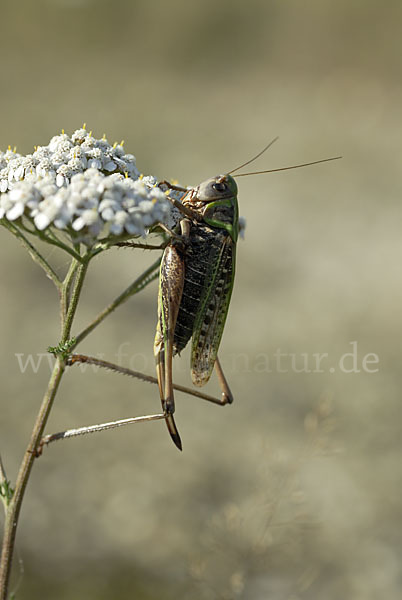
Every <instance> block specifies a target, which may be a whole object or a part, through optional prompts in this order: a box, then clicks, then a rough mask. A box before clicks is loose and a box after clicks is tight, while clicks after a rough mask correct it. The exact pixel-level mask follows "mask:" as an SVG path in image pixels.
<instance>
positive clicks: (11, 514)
mask: <svg viewBox="0 0 402 600" xmlns="http://www.w3.org/2000/svg"><path fill="white" fill-rule="evenodd" d="M79 258H80V261H82V262H81V263H80V265H79V267H76V266H73V265H72V266H70V269H69V272H68V273H67V276H66V278H65V280H64V282H63V283H61V284H60V285H61V286H62V291H61V294H60V296H61V298H62V297H63V298H65V299H67V288H68V287H70V286H71V280H72V277H73V274H74V273H76V276H75V279H74V286H73V290H72V294H71V301H70V302H69V305H68V307H67V312H66V315H65V318H64V326H63V330H62V343H64V342H66V341H67V340H68V338H69V336H70V332H71V326H72V323H73V319H74V316H75V312H76V309H77V304H78V300H79V297H80V294H81V291H82V286H83V282H84V278H85V274H86V271H87V268H88V264H89V260H90V258H91V257H90V254H89V253H88V254H87V255H86V256H84V257H82V258H81V257H79ZM66 301H67V300H66ZM64 370H65V363H64V359H63V358H62V357H61V356H58V357H57V359H56V363H55V365H54V368H53V372H52V375H51V377H50V380H49V384H48V387H47V391H46V393H45V396H44V398H43V401H42V405H41V407H40V409H39V413H38V416H37V418H36V421H35V424H34V427H33V431H32V435H31V439H30V442H29V444H28V447H27V449H26V451H25V454H24V457H23V459H22V463H21V466H20V469H19V472H18V476H17V481H16V484H15V490H14V494H13V496H12V498H11V500H10V502H9V505H8V507H7V512H6V519H5V524H4V538H3V546H2V554H1V561H0V600H6V599H7V595H8V588H9V582H10V575H11V566H12V558H13V553H14V546H15V535H16V531H17V525H18V520H19V515H20V510H21V505H22V501H23V498H24V493H25V489H26V487H27V484H28V480H29V477H30V475H31V471H32V467H33V464H34V461H35V457H36V450H37V448H38V445H39V442H40V440H41V439H42V436H43V431H44V429H45V426H46V423H47V420H48V417H49V414H50V410H51V408H52V406H53V402H54V399H55V396H56V393H57V390H58V387H59V384H60V381H61V378H62V375H63V373H64Z"/></svg>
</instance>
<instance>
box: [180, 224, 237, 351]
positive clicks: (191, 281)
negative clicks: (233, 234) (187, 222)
mask: <svg viewBox="0 0 402 600" xmlns="http://www.w3.org/2000/svg"><path fill="white" fill-rule="evenodd" d="M227 235H228V234H227V232H226V231H224V230H217V229H213V228H211V227H208V226H207V225H198V226H197V227H194V228H192V230H191V232H190V240H189V245H188V248H187V250H186V254H185V259H184V260H185V280H184V288H183V295H182V299H181V303H180V308H179V314H178V316H177V322H176V328H175V334H174V342H173V345H174V350H175V353H177V352H181V351H182V350H183V349H184V348H185V346H186V345H187V343H188V341H189V340H190V339H191V336H192V334H193V329H194V322H195V318H196V315H197V312H198V309H199V305H200V300H201V297H202V293H203V291H204V289H205V286H206V285H208V278H209V277H210V272H211V265H214V264H215V262H216V259H217V257H218V256H219V253H220V250H221V247H222V243H223V240H224V238H225V237H227Z"/></svg>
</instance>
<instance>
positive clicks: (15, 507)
mask: <svg viewBox="0 0 402 600" xmlns="http://www.w3.org/2000/svg"><path fill="white" fill-rule="evenodd" d="M64 369H65V365H64V362H63V361H62V360H60V359H57V362H56V364H55V366H54V368H53V372H52V375H51V377H50V380H49V384H48V388H47V391H46V393H45V396H44V398H43V401H42V405H41V407H40V410H39V413H38V416H37V418H36V421H35V425H34V428H33V431H32V435H31V439H30V442H29V444H28V447H27V449H26V451H25V454H24V458H23V460H22V463H21V466H20V470H19V473H18V477H17V482H16V484H15V490H14V494H13V497H12V499H11V501H10V504H9V505H8V508H7V514H6V520H5V524H4V538H3V547H2V553H1V562H0V600H6V599H7V591H8V587H9V582H10V574H11V565H12V557H13V551H14V544H15V534H16V531H17V524H18V518H19V514H20V510H21V504H22V500H23V498H24V493H25V489H26V486H27V483H28V480H29V476H30V474H31V471H32V467H33V464H34V461H35V456H36V448H37V447H38V444H39V442H40V440H41V438H42V434H43V430H44V428H45V425H46V422H47V419H48V416H49V413H50V410H51V408H52V405H53V401H54V398H55V396H56V392H57V389H58V387H59V383H60V380H61V377H62V375H63V372H64Z"/></svg>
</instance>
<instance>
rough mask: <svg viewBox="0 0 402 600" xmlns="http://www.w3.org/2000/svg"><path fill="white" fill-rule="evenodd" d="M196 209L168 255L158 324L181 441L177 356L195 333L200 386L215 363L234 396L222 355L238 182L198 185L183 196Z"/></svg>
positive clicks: (227, 396)
mask: <svg viewBox="0 0 402 600" xmlns="http://www.w3.org/2000/svg"><path fill="white" fill-rule="evenodd" d="M182 205H183V206H184V207H185V208H187V209H189V210H190V211H191V214H192V216H193V218H190V217H189V216H188V214H186V215H185V216H184V218H183V219H182V221H181V223H180V227H181V233H182V235H181V236H180V237H179V238H178V239H175V238H173V239H172V241H171V242H170V244H169V245H168V246H167V247H166V249H165V252H164V255H163V257H162V262H161V269H160V279H159V302H158V325H157V332H156V337H155V346H154V352H155V356H156V362H157V375H158V382H159V391H160V395H161V401H162V407H163V410H164V413H165V415H166V422H167V425H168V429H169V431H170V434H171V436H172V438H173V441H174V442H175V444H176V445H177V446H178V447H179V448H180V449H181V441H180V437H179V434H178V432H177V428H176V426H175V423H174V420H173V412H174V397H173V387H172V385H173V383H172V375H171V369H172V364H171V362H172V357H173V356H174V355H175V354H177V353H180V352H181V351H182V350H183V349H184V347H185V346H186V345H187V343H188V342H189V340H190V339H191V338H192V347H191V376H192V381H193V383H194V384H195V385H197V386H202V385H204V384H205V383H207V381H208V380H209V378H210V376H211V373H212V370H213V368H214V366H215V367H216V369H217V374H218V378H219V381H220V384H221V387H222V392H223V394H222V398H223V400H222V403H226V402H231V401H232V396H231V393H230V390H229V389H228V387H227V383H226V380H225V378H224V376H223V373H222V371H221V368H220V365H219V361H218V358H217V353H218V348H219V344H220V341H221V338H222V334H223V329H224V326H225V321H226V316H227V313H228V308H229V303H230V297H231V294H232V289H233V283H234V275H235V258H236V242H237V237H238V229H239V224H238V204H237V185H236V182H235V180H234V179H233V177H231V176H230V175H218V176H216V177H213V178H211V179H208V180H207V181H205V182H203V183H201V184H200V185H199V186H197V187H195V188H192V189H191V190H189V191H188V192H187V194H186V195H185V196H184V198H183V199H182Z"/></svg>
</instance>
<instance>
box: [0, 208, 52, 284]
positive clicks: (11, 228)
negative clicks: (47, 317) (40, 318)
mask: <svg viewBox="0 0 402 600" xmlns="http://www.w3.org/2000/svg"><path fill="white" fill-rule="evenodd" d="M1 223H2V225H3V226H4V227H5V228H6V229H8V231H10V232H11V233H12V234H13V235H15V237H16V238H18V239H19V240H20V242H21V244H22V245H23V246H25V248H27V250H28V252H29V254H30V255H31V257H32V258H33V260H34V261H35V262H36V263H38V265H40V266H41V267H42V269H43V270H44V271H45V273H46V274H47V276H48V277H49V278H50V279H51V280H52V281H53V283H54V284H55V286H56V287H57V288H58V289H60V288H61V285H62V282H61V280H60V278H59V276H58V275H57V273H56V272H55V271H54V269H53V268H52V267H51V266H50V264H49V263H48V262H47V260H46V259H45V258H44V257H43V256H42V255H41V254H40V252H39V250H37V249H36V248H35V246H34V245H33V244H31V242H30V241H29V240H28V239H27V238H26V237H25V235H24V234H23V233H22V232H21V231H20V229H19V228H18V227H17V226H16V225H14V224H12V223H10V221H7V220H6V219H3V220H2V222H1Z"/></svg>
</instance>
